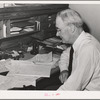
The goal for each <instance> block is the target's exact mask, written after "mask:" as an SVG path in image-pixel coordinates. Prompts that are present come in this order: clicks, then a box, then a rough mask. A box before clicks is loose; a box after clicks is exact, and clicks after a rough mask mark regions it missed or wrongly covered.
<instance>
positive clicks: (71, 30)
mask: <svg viewBox="0 0 100 100" xmlns="http://www.w3.org/2000/svg"><path fill="white" fill-rule="evenodd" d="M82 25H83V21H82V19H81V17H80V15H79V14H78V13H77V12H76V11H74V10H71V9H66V10H63V11H61V12H58V14H57V17H56V27H57V36H60V37H61V38H62V40H63V42H64V43H70V44H73V43H74V42H75V40H76V39H77V37H78V36H79V35H80V33H81V32H82Z"/></svg>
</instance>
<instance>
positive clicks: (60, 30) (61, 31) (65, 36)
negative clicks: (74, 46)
mask: <svg viewBox="0 0 100 100" xmlns="http://www.w3.org/2000/svg"><path fill="white" fill-rule="evenodd" d="M56 28H57V34H56V35H57V36H60V38H61V39H62V41H63V43H70V42H71V41H70V39H71V32H70V27H69V26H65V24H64V22H63V21H62V19H61V18H60V17H57V18H56Z"/></svg>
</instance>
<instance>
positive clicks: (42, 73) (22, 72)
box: [6, 60, 51, 77]
mask: <svg viewBox="0 0 100 100" xmlns="http://www.w3.org/2000/svg"><path fill="white" fill-rule="evenodd" d="M6 67H7V69H9V74H10V73H11V74H14V75H19V76H37V77H50V71H51V66H50V65H40V64H34V63H33V62H31V61H27V60H10V63H9V64H8V65H7V66H6Z"/></svg>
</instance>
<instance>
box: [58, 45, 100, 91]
mask: <svg viewBox="0 0 100 100" xmlns="http://www.w3.org/2000/svg"><path fill="white" fill-rule="evenodd" d="M98 55H99V54H98V53H97V50H95V49H94V48H93V47H91V46H90V47H88V48H84V49H83V50H81V52H80V54H79V55H78V57H77V59H75V61H76V62H77V63H76V64H75V66H74V68H75V69H74V70H72V74H71V75H70V77H69V78H68V79H67V80H66V82H65V83H64V84H63V85H62V86H61V87H60V88H59V89H58V90H83V89H84V88H85V87H86V86H87V85H88V84H89V82H90V81H91V77H92V76H93V73H94V68H95V66H96V64H97V62H98V60H97V59H98Z"/></svg>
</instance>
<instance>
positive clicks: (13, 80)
mask: <svg viewBox="0 0 100 100" xmlns="http://www.w3.org/2000/svg"><path fill="white" fill-rule="evenodd" d="M36 79H37V77H35V78H32V77H30V78H29V77H28V78H20V77H16V76H12V75H11V76H10V75H9V76H2V75H0V90H8V89H11V88H14V87H23V85H25V86H28V85H33V86H36Z"/></svg>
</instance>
